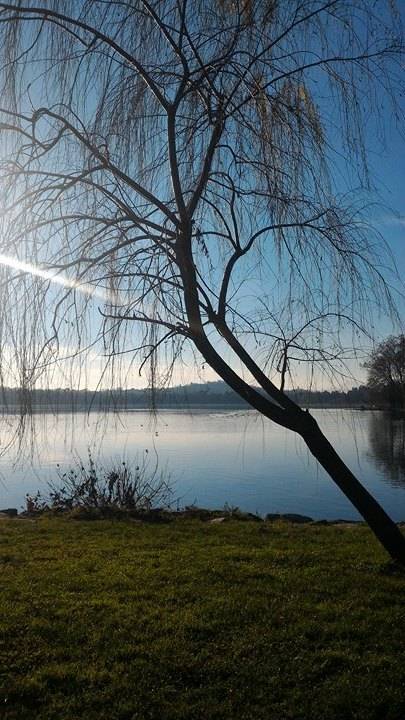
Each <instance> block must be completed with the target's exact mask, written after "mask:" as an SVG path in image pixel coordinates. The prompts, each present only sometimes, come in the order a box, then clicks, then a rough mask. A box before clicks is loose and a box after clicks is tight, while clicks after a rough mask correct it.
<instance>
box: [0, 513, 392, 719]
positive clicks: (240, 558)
mask: <svg viewBox="0 0 405 720" xmlns="http://www.w3.org/2000/svg"><path fill="white" fill-rule="evenodd" d="M0 568H1V570H0V572H1V602H0V628H1V636H0V698H1V704H0V716H1V717H3V718H4V719H5V720H14V719H15V720H17V719H18V720H23V719H25V718H30V719H31V718H38V719H41V720H45V718H46V719H49V720H50V719H52V720H76V719H77V720H78V719H79V718H80V719H86V720H96V719H97V720H104V719H107V718H108V720H118V719H120V720H130V719H135V718H139V719H143V718H145V719H146V718H150V719H155V718H156V719H159V720H174V719H176V720H179V719H180V718H182V719H183V718H184V720H185V719H186V718H187V720H194V719H197V718H201V720H202V719H204V720H205V719H208V718H215V719H218V720H221V719H225V718H227V719H229V720H231V719H232V720H247V719H250V718H252V719H253V718H254V719H260V718H263V719H266V720H273V719H274V720H276V719H277V720H283V719H287V718H289V719H292V718H294V720H296V719H297V720H298V719H299V720H306V719H308V720H309V719H311V720H317V719H319V720H321V719H322V720H334V719H336V720H346V719H349V718H353V719H354V718H356V719H358V720H362V719H364V720H385V719H386V720H403V719H404V718H405V643H404V637H405V575H403V574H400V573H396V572H391V570H390V566H389V564H387V559H386V556H385V555H384V553H383V551H382V550H380V548H379V546H378V545H377V543H376V542H375V541H374V540H373V538H372V537H371V535H370V533H369V531H368V530H367V528H365V527H362V526H356V527H339V526H325V527H323V526H316V525H311V526H308V525H307V526H294V525H289V524H286V523H274V524H268V523H254V522H237V521H230V522H226V523H222V524H211V523H203V522H200V521H197V520H195V521H191V520H190V521H187V520H184V521H177V522H172V523H170V524H162V525H148V524H139V523H135V522H130V521H128V522H114V521H110V522H108V521H97V522H87V523H86V522H79V521H73V520H66V519H46V518H40V519H37V520H34V521H29V520H14V521H13V520H4V521H2V522H1V523H0Z"/></svg>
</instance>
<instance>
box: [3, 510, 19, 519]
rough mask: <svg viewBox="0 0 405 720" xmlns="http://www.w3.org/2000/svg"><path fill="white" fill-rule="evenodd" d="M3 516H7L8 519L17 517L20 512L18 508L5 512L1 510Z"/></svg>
mask: <svg viewBox="0 0 405 720" xmlns="http://www.w3.org/2000/svg"><path fill="white" fill-rule="evenodd" d="M0 514H1V515H5V516H6V517H17V515H18V510H17V508H4V509H3V510H0Z"/></svg>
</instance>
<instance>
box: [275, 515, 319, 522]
mask: <svg viewBox="0 0 405 720" xmlns="http://www.w3.org/2000/svg"><path fill="white" fill-rule="evenodd" d="M266 520H267V522H276V520H285V521H287V522H290V523H310V522H313V519H312V518H311V517H309V516H308V515H298V514H297V513H285V514H283V515H281V514H280V513H268V514H267V515H266Z"/></svg>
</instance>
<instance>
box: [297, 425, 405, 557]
mask: <svg viewBox="0 0 405 720" xmlns="http://www.w3.org/2000/svg"><path fill="white" fill-rule="evenodd" d="M305 415H306V416H307V418H308V425H307V427H305V428H304V427H303V428H302V431H301V432H300V435H301V437H302V438H303V439H304V441H305V443H306V445H307V446H308V448H309V450H310V451H311V453H312V455H313V456H314V457H315V458H316V459H317V460H318V462H319V463H320V464H321V465H322V467H323V468H324V469H325V470H326V472H327V473H328V475H330V477H331V478H332V480H333V481H334V482H335V483H336V485H337V486H338V487H339V488H340V490H341V491H342V492H343V493H344V494H345V495H346V497H347V498H348V499H349V500H350V502H351V503H352V504H353V505H354V507H355V508H356V509H357V510H358V511H359V513H360V515H362V516H363V518H364V520H365V521H366V523H367V524H368V525H369V527H370V528H371V530H372V531H373V532H374V534H375V535H376V537H377V538H378V540H379V541H380V542H381V544H382V545H383V546H384V548H385V549H386V550H387V552H388V553H389V554H390V555H391V557H392V559H393V560H396V561H397V562H399V563H401V565H403V566H404V567H405V537H404V536H403V535H402V533H401V531H400V530H399V528H398V526H397V525H396V524H395V523H394V522H393V520H391V518H390V517H389V516H388V515H387V513H386V512H385V511H384V510H383V508H382V507H381V505H380V504H379V503H378V502H377V500H375V499H374V498H373V496H372V495H370V493H369V492H368V490H366V488H365V487H363V485H362V484H361V483H360V482H359V481H358V480H357V478H356V477H355V476H354V475H353V473H352V472H351V471H350V470H349V468H348V467H347V466H346V465H345V463H344V462H343V460H342V459H341V458H340V457H339V455H338V454H337V452H336V451H335V450H334V449H333V447H332V445H331V444H330V442H329V440H328V439H327V438H326V437H325V435H324V434H323V433H322V431H321V430H320V428H319V426H318V424H317V422H316V421H315V419H314V418H313V417H312V415H310V414H309V413H308V412H307V413H305ZM305 424H306V423H305Z"/></svg>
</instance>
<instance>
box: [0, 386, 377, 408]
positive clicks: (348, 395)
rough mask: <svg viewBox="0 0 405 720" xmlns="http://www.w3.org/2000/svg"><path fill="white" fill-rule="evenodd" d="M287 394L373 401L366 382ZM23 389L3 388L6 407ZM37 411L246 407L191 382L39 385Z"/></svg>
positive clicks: (313, 402)
mask: <svg viewBox="0 0 405 720" xmlns="http://www.w3.org/2000/svg"><path fill="white" fill-rule="evenodd" d="M287 393H288V395H289V396H290V397H291V398H292V399H293V400H294V401H295V402H297V403H300V404H301V405H303V406H304V407H359V406H367V405H369V403H370V402H371V399H370V391H369V388H368V387H366V386H364V385H363V386H360V387H356V388H352V389H351V390H349V391H348V392H343V391H337V390H331V391H328V390H324V391H309V390H299V389H298V390H293V391H287ZM20 395H21V390H20V389H18V388H4V389H3V390H2V392H1V396H0V398H1V406H2V409H3V411H6V412H7V411H9V412H13V411H16V409H17V408H18V407H19V405H20V401H21V397H20ZM30 401H31V403H32V409H33V410H34V411H40V410H44V411H51V412H57V411H62V410H63V411H73V412H75V411H84V410H86V411H87V410H96V411H102V410H105V409H106V408H110V409H111V407H112V408H116V409H117V410H119V409H121V410H123V409H135V408H148V409H149V408H151V407H153V406H155V407H157V408H165V407H172V408H176V407H178V408H182V407H200V406H201V407H225V408H227V407H230V408H235V409H243V408H247V407H249V406H248V403H246V402H244V401H243V400H242V399H241V398H240V396H239V395H237V393H235V392H234V391H233V390H231V389H230V388H229V387H228V386H227V385H226V384H225V383H224V382H210V383H204V384H199V383H192V384H190V385H185V386H178V387H172V388H164V389H161V390H158V389H154V390H153V392H152V391H151V390H150V389H148V388H144V389H137V388H129V389H122V388H118V389H116V390H113V391H112V390H98V391H92V390H72V389H70V388H55V389H52V390H50V389H46V390H42V389H36V390H34V391H33V393H32V396H31V398H30Z"/></svg>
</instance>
